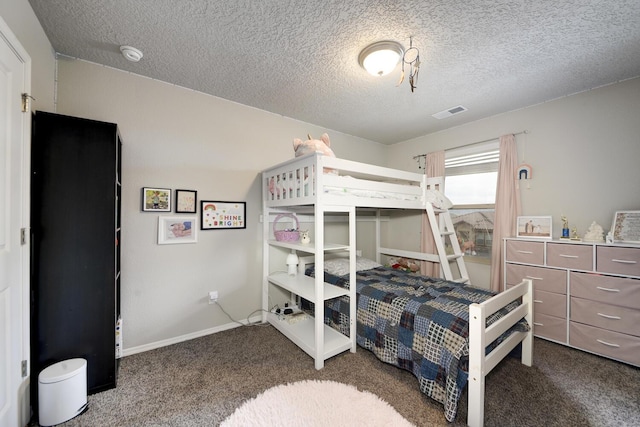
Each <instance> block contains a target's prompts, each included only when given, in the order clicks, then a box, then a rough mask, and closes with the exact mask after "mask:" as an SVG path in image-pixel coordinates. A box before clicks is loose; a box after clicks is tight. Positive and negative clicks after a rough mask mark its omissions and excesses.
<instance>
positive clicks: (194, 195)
mask: <svg viewBox="0 0 640 427" xmlns="http://www.w3.org/2000/svg"><path fill="white" fill-rule="evenodd" d="M175 199H176V208H175V210H176V213H196V207H197V206H198V205H197V201H198V192H197V191H195V190H176V191H175Z"/></svg>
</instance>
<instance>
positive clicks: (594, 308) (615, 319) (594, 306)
mask: <svg viewBox="0 0 640 427" xmlns="http://www.w3.org/2000/svg"><path fill="white" fill-rule="evenodd" d="M571 321H572V322H580V323H586V324H588V325H592V326H596V327H599V328H603V329H607V330H609V331H615V332H621V333H623V334H631V335H635V336H637V337H640V310H634V309H632V308H625V307H618V306H615V305H611V304H605V303H602V302H597V301H591V300H588V299H582V298H576V297H571Z"/></svg>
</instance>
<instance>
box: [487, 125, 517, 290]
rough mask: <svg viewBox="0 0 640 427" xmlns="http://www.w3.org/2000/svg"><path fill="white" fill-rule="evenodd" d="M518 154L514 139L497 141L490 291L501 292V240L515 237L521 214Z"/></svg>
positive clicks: (504, 137)
mask: <svg viewBox="0 0 640 427" xmlns="http://www.w3.org/2000/svg"><path fill="white" fill-rule="evenodd" d="M517 168H518V153H517V148H516V138H515V136H513V135H503V136H501V137H500V161H499V163H498V186H497V190H496V213H495V220H494V224H493V245H492V249H491V290H493V291H495V292H500V291H501V290H502V283H503V278H502V275H503V268H502V266H503V261H504V254H503V253H502V246H503V245H502V239H503V238H505V237H513V236H515V235H516V222H517V219H518V215H520V212H521V206H520V191H519V189H518V185H517V180H516V178H517V177H516V171H517Z"/></svg>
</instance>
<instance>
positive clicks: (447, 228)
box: [426, 203, 469, 283]
mask: <svg viewBox="0 0 640 427" xmlns="http://www.w3.org/2000/svg"><path fill="white" fill-rule="evenodd" d="M426 211H427V216H428V217H429V225H430V226H431V232H432V233H433V237H434V241H435V243H436V249H437V251H438V257H439V258H440V269H441V271H442V275H443V276H444V278H445V279H446V280H452V281H454V282H460V283H469V273H468V272H467V267H466V265H465V263H464V254H463V253H462V250H460V244H459V243H458V237H457V235H456V231H455V229H454V227H453V221H452V220H451V213H450V212H449V211H448V210H446V209H437V208H434V207H433V205H432V204H431V203H427V207H426ZM438 236H439V237H440V238H438ZM447 239H449V240H448V243H449V244H450V245H451V248H452V249H453V253H452V254H447V251H446V248H445V245H446V243H447ZM454 261H455V263H456V266H457V270H458V275H457V277H454V273H453V272H452V270H451V264H452V263H453V262H454Z"/></svg>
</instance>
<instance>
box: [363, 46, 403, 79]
mask: <svg viewBox="0 0 640 427" xmlns="http://www.w3.org/2000/svg"><path fill="white" fill-rule="evenodd" d="M403 54H404V48H403V47H402V45H401V44H400V43H398V42H394V41H391V40H384V41H380V42H375V43H373V44H370V45H369V46H367V47H365V48H364V49H362V52H360V55H358V62H359V63H360V65H361V66H362V68H364V69H365V70H367V72H368V73H369V74H371V75H373V76H384V75H385V74H389V73H390V72H392V71H393V70H394V69H395V68H396V66H397V65H398V62H400V58H402V55H403Z"/></svg>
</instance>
